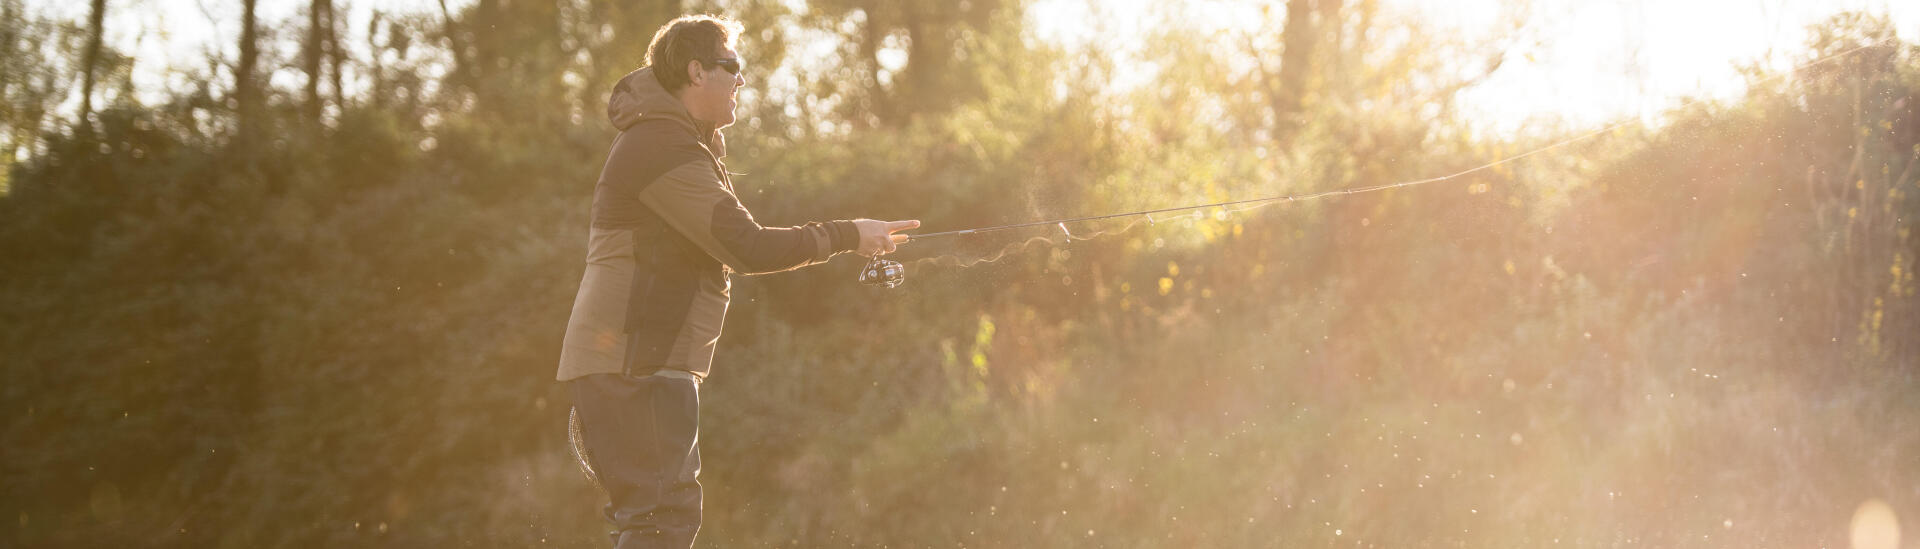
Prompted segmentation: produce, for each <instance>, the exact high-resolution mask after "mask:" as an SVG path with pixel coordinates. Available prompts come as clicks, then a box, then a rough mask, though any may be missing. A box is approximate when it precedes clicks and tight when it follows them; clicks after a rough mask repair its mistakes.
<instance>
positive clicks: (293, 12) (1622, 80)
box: [27, 0, 1920, 132]
mask: <svg viewBox="0 0 1920 549" xmlns="http://www.w3.org/2000/svg"><path fill="white" fill-rule="evenodd" d="M467 1H468V0H452V1H449V2H448V3H449V4H450V5H452V6H455V9H457V7H458V6H461V5H465V4H466V3H467ZM1384 2H1385V4H1386V6H1388V9H1395V10H1401V11H1404V12H1409V13H1413V14H1417V17H1419V18H1421V19H1422V20H1424V21H1426V22H1428V23H1431V24H1434V25H1438V26H1441V27H1443V28H1446V29H1451V32H1454V33H1457V36H1460V37H1462V38H1464V39H1467V40H1473V39H1475V38H1484V37H1486V36H1489V35H1490V33H1492V32H1496V31H1497V30H1498V27H1499V26H1500V20H1501V19H1502V17H1503V16H1504V15H1506V14H1511V13H1514V12H1515V9H1516V8H1515V7H1514V6H1516V5H1520V4H1523V3H1530V4H1531V6H1530V9H1527V10H1525V13H1526V14H1527V18H1526V20H1525V21H1526V26H1525V30H1524V31H1523V32H1522V34H1521V36H1522V38H1523V40H1521V41H1520V42H1518V43H1517V44H1516V45H1515V46H1514V49H1513V55H1511V56H1510V57H1509V58H1508V61H1507V63H1506V64H1505V65H1503V66H1502V67H1501V69H1500V70H1499V71H1498V72H1497V73H1495V74H1494V75H1493V77H1492V78H1490V79H1489V80H1488V81H1486V82H1485V83H1483V84H1482V85H1480V86H1478V87H1477V88H1475V89H1472V90H1468V91H1466V92H1465V93H1464V94H1463V95H1462V97H1461V99H1462V102H1463V110H1464V114H1466V115H1467V116H1470V117H1473V118H1474V119H1476V120H1479V121H1480V122H1479V123H1480V124H1482V125H1483V126H1484V127H1486V128H1488V129H1491V130H1494V131H1500V132H1506V131H1512V130H1515V129H1520V128H1524V127H1527V126H1528V121H1530V120H1535V121H1539V120H1543V119H1553V118H1559V119H1564V120H1565V121H1567V122H1571V123H1574V124H1581V125H1594V124H1599V123H1605V122H1608V121H1614V120H1619V119H1621V118H1623V117H1628V116H1642V117H1651V116H1653V115H1655V114H1657V113H1658V112H1660V111H1661V110H1663V109H1665V108H1667V107H1670V106H1673V105H1674V104H1676V103H1677V102H1678V101H1679V100H1680V98H1682V97H1694V96H1703V95H1704V96H1709V97H1720V98H1726V97H1734V96H1737V95H1738V94H1739V93H1740V92H1741V91H1742V90H1741V86H1742V84H1741V80H1740V79H1739V78H1738V76H1737V74H1736V72H1735V70H1734V67H1735V64H1736V63H1742V62H1755V61H1759V62H1764V63H1765V64H1766V65H1767V66H1769V67H1771V68H1773V69H1784V68H1786V67H1789V66H1791V65H1792V64H1793V63H1795V62H1798V61H1804V60H1800V59H1795V58H1793V57H1791V56H1793V55H1798V54H1800V53H1801V52H1802V46H1803V44H1804V43H1805V38H1806V36H1805V29H1806V26H1807V25H1809V24H1811V23H1814V22H1817V21H1820V20H1823V19H1825V18H1826V17H1827V16H1828V15H1830V14H1832V13H1834V12H1837V11H1840V10H1843V9H1862V10H1867V11H1870V12H1877V13H1885V14H1888V15H1890V16H1891V17H1892V18H1893V21H1894V23H1895V26H1896V27H1897V29H1898V30H1899V33H1900V36H1901V37H1902V38H1904V39H1907V40H1913V39H1914V38H1915V37H1916V36H1920V2H1912V1H1904V2H1902V1H1896V0H1531V1H1530V2H1527V0H1504V1H1503V0H1448V1H1441V0H1424V1H1423V0H1384ZM27 4H28V6H29V9H34V10H40V11H42V12H45V13H49V14H53V15H56V16H60V17H64V18H68V19H71V20H75V21H81V20H84V18H85V14H86V9H87V3H86V2H78V1H68V0H29V1H28V2H27ZM305 4H306V2H305V1H304V0H262V1H261V2H260V7H259V9H260V17H261V18H262V19H263V20H265V21H285V20H288V19H291V18H294V17H297V16H299V13H300V10H301V6H303V5H305ZM341 4H344V5H347V6H349V10H348V13H347V15H348V17H349V21H348V24H347V26H346V27H347V29H349V31H350V32H351V34H352V35H351V36H348V37H346V38H345V39H344V40H343V41H344V42H345V43H346V44H348V45H351V46H355V47H364V46H363V44H365V39H366V38H365V32H366V23H367V20H368V19H369V17H370V16H371V13H372V9H373V8H371V7H370V5H372V4H375V3H374V2H341ZM377 4H378V5H379V9H381V10H385V11H387V12H389V13H417V12H437V11H438V2H437V0H382V1H380V2H377ZM1272 4H1273V5H1274V7H1273V9H1274V10H1275V11H1276V12H1278V11H1279V10H1280V9H1281V7H1280V6H1281V5H1282V4H1280V3H1279V2H1272ZM109 5H110V7H111V8H112V9H111V10H110V12H111V13H112V16H111V17H110V18H109V20H108V23H107V24H108V31H107V40H108V41H109V43H111V44H113V45H114V46H116V47H118V48H120V49H122V50H123V51H134V52H137V57H138V62H137V63H136V67H137V68H136V77H135V84H136V86H137V87H139V88H140V89H143V90H163V89H167V88H172V87H176V86H180V85H183V84H184V82H185V80H184V79H183V78H182V77H179V76H178V75H170V73H169V71H167V70H166V68H167V66H168V65H169V64H175V65H179V66H182V67H183V68H188V69H194V70H205V61H204V59H205V53H206V52H207V51H208V49H209V48H218V49H220V50H221V51H225V52H227V53H226V55H227V56H228V57H229V58H231V57H234V56H235V55H234V54H233V53H232V50H233V46H232V43H233V42H234V39H233V37H235V36H237V35H238V34H239V18H238V17H237V16H236V15H235V14H237V13H239V11H240V7H239V6H240V0H109ZM1164 5H1165V3H1164V2H1157V1H1154V0H1034V3H1033V4H1032V5H1031V8H1030V10H1029V15H1028V19H1029V20H1030V21H1031V22H1032V23H1033V25H1034V28H1035V32H1036V33H1037V34H1038V35H1039V36H1040V37H1042V38H1043V39H1047V40H1053V41H1057V42H1062V43H1087V42H1095V43H1097V42H1099V41H1101V40H1109V39H1110V40H1113V41H1114V43H1115V44H1125V43H1127V42H1128V41H1129V40H1131V39H1133V38H1135V37H1138V36H1141V35H1143V34H1144V33H1145V32H1147V29H1148V28H1149V27H1150V25H1151V24H1152V23H1153V22H1154V21H1156V20H1158V18H1159V17H1164V16H1169V15H1171V16H1176V17H1183V18H1185V19H1186V20H1187V21H1190V22H1192V23H1194V24H1196V25H1202V26H1211V27H1217V28H1221V29H1223V30H1237V29H1240V28H1244V27H1246V26H1248V25H1249V24H1250V22H1251V21H1255V20H1256V17H1257V15H1258V14H1259V7H1258V6H1259V4H1258V3H1255V2H1250V1H1232V0H1198V1H1195V2H1191V3H1190V4H1189V5H1188V6H1187V7H1185V8H1183V9H1178V10H1176V11H1177V13H1173V14H1169V13H1167V12H1166V9H1164V8H1162V7H1160V6H1164ZM1103 50H1104V51H1111V52H1115V53H1116V54H1118V55H1125V54H1126V50H1125V48H1124V47H1122V46H1113V47H1107V48H1103ZM289 53H291V52H289ZM295 76H296V75H293V74H291V73H282V75H281V76H280V77H281V78H288V79H291V78H294V77H295ZM1120 76H1121V78H1118V79H1117V80H1118V81H1120V82H1123V83H1127V84H1133V85H1140V84H1145V83H1146V77H1145V76H1144V75H1140V76H1136V77H1134V78H1131V79H1129V78H1127V77H1126V75H1120ZM279 84H281V85H285V86H292V85H294V82H291V81H282V82H279ZM156 95H157V94H156Z"/></svg>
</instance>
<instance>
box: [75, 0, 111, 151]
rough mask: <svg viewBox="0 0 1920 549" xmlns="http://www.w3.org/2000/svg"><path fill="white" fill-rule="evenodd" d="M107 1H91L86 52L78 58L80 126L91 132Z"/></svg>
mask: <svg viewBox="0 0 1920 549" xmlns="http://www.w3.org/2000/svg"><path fill="white" fill-rule="evenodd" d="M106 15H107V0H93V12H92V13H90V14H88V16H87V50H86V53H85V54H83V56H82V57H81V58H80V74H81V77H80V120H79V122H80V126H81V127H83V128H85V129H86V130H87V131H89V132H91V131H92V130H93V122H90V121H88V119H87V117H88V116H89V115H91V114H93V73H94V67H96V66H99V64H100V35H101V33H102V31H104V30H105V29H104V27H105V22H106Z"/></svg>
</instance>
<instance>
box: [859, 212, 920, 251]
mask: <svg viewBox="0 0 1920 549" xmlns="http://www.w3.org/2000/svg"><path fill="white" fill-rule="evenodd" d="M853 227H854V228H856V229H859V230H860V247H859V248H856V249H854V253H858V254H860V255H864V256H867V257H874V256H879V255H885V254H890V253H893V250H894V248H895V247H897V246H899V245H900V244H901V243H903V242H906V241H907V239H908V238H909V237H908V236H907V235H904V234H893V233H894V232H895V231H904V230H907V229H918V228H920V221H919V220H912V219H910V220H907V221H879V220H874V219H855V220H853Z"/></svg>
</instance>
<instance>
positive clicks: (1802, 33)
mask: <svg viewBox="0 0 1920 549" xmlns="http://www.w3.org/2000/svg"><path fill="white" fill-rule="evenodd" d="M1351 3H1354V2H1353V0H1349V4H1351ZM1269 4H1272V5H1273V7H1272V9H1273V10H1274V11H1275V12H1276V13H1275V15H1278V12H1279V11H1280V10H1281V9H1282V6H1284V3H1282V2H1269ZM1383 4H1384V5H1385V6H1386V9H1389V10H1398V11H1401V12H1403V13H1407V14H1409V15H1411V16H1414V17H1418V18H1419V20H1421V21H1422V22H1424V23H1426V24H1429V25H1434V26H1437V27H1439V28H1440V29H1446V30H1449V31H1451V32H1452V33H1454V34H1453V35H1454V36H1458V37H1460V38H1462V39H1464V40H1466V41H1469V42H1475V41H1483V40H1486V39H1488V38H1490V37H1492V36H1495V35H1496V34H1495V33H1499V32H1506V30H1503V29H1510V28H1511V27H1507V26H1505V22H1504V20H1505V19H1507V18H1510V17H1512V16H1514V14H1517V13H1518V14H1525V18H1524V22H1525V23H1524V25H1523V26H1522V29H1523V30H1522V31H1521V32H1520V33H1519V35H1518V36H1519V37H1520V38H1521V40H1519V41H1518V42H1516V43H1515V44H1514V46H1513V49H1512V50H1511V52H1512V53H1511V54H1510V55H1509V56H1508V58H1507V61H1506V62H1505V63H1504V64H1503V65H1501V67H1500V70H1499V71H1497V72H1495V73H1494V74H1493V75H1492V77H1490V78H1489V79H1488V80H1487V81H1486V82H1484V83H1482V84H1481V85H1479V86H1477V87H1475V88H1472V89H1469V90H1466V91H1464V92H1463V93H1462V95H1461V98H1460V99H1461V103H1462V110H1463V111H1464V112H1463V114H1465V115H1466V116H1468V117H1471V118H1472V119H1474V120H1476V121H1477V122H1478V124H1479V125H1481V126H1482V127H1484V128H1487V129H1489V130H1492V131H1496V132H1502V133H1506V132H1511V131H1514V130H1517V129H1523V128H1526V127H1528V126H1529V122H1530V121H1531V122H1550V121H1552V120H1555V119H1558V120H1561V121H1564V122H1568V123H1572V124H1576V125H1582V126H1595V125H1600V124H1605V123H1609V122H1613V121H1618V120H1621V119H1623V118H1625V117H1632V116H1639V117H1642V118H1645V119H1652V118H1653V117H1656V116H1657V115H1658V114H1659V113H1660V112H1661V111H1663V110H1665V109H1666V108H1669V107H1672V106H1674V105H1676V104H1678V103H1680V102H1682V101H1683V98H1689V97H1710V98H1733V97H1737V96H1738V95H1739V94H1740V93H1741V92H1742V91H1744V83H1743V81H1742V80H1741V79H1740V77H1739V75H1738V72H1737V71H1736V66H1737V65H1738V64H1741V63H1753V62H1762V63H1764V64H1765V66H1767V67H1769V68H1771V69H1774V70H1784V69H1786V68H1789V67H1792V66H1793V65H1794V64H1796V63H1801V62H1805V61H1807V60H1806V59H1799V58H1795V57H1792V56H1795V55H1803V54H1804V49H1805V48H1804V45H1805V43H1806V37H1807V33H1806V28H1807V26H1808V25H1811V24H1814V23H1817V22H1820V21H1823V20H1825V19H1826V18H1827V17H1829V16H1831V15H1833V14H1834V13H1837V12H1840V11H1843V10H1850V9H1851V10H1862V11H1867V12H1869V13H1878V14H1887V15H1889V16H1890V17H1891V19H1892V21H1893V23H1894V26H1895V28H1896V29H1897V31H1898V33H1899V36H1900V37H1901V38H1903V39H1906V40H1913V39H1914V38H1915V37H1916V36H1920V2H1913V1H1911V0H1905V1H1895V0H1530V1H1529V0H1504V1H1503V0H1383ZM1259 5H1260V3H1259V2H1249V1H1231V0H1198V1H1194V2H1190V3H1189V4H1188V5H1187V6H1186V7H1184V8H1171V9H1172V11H1174V13H1167V11H1168V10H1169V8H1166V7H1165V3H1164V2H1157V1H1154V0H1038V1H1037V2H1036V3H1035V4H1034V5H1033V7H1032V10H1031V11H1030V13H1029V19H1030V20H1032V21H1033V22H1034V24H1035V27H1036V29H1037V30H1038V32H1039V33H1040V34H1041V36H1042V37H1044V38H1046V39H1049V40H1055V41H1060V42H1064V43H1084V42H1094V43H1099V42H1100V41H1101V40H1107V38H1105V37H1125V38H1119V39H1112V40H1111V42H1112V43H1111V44H1109V45H1108V46H1107V47H1103V48H1102V49H1103V50H1104V51H1109V52H1116V53H1117V54H1119V55H1126V54H1127V53H1128V52H1127V48H1126V44H1127V43H1128V40H1130V39H1131V38H1132V37H1137V36H1141V35H1142V34H1144V33H1145V32H1148V30H1149V29H1150V27H1151V26H1152V25H1154V24H1157V22H1158V21H1159V20H1160V19H1162V18H1164V17H1177V18H1181V19H1183V20H1186V21H1189V22H1192V23H1193V24H1196V25H1201V26H1205V27H1213V28H1219V29H1222V30H1224V31H1230V32H1231V31H1248V30H1252V29H1254V28H1257V27H1258V26H1259V21H1260V8H1259ZM1116 76H1117V78H1116V80H1117V81H1121V82H1128V83H1134V82H1138V81H1142V80H1145V77H1139V76H1135V77H1129V76H1128V75H1125V74H1121V75H1116Z"/></svg>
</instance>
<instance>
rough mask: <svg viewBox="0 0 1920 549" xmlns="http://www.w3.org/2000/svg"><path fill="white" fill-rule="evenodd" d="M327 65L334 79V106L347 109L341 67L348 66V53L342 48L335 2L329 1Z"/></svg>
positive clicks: (327, 6) (327, 12) (327, 10)
mask: <svg viewBox="0 0 1920 549" xmlns="http://www.w3.org/2000/svg"><path fill="white" fill-rule="evenodd" d="M326 8H327V9H326V10H325V13H326V15H327V34H326V40H327V44H326V47H327V64H329V65H331V66H332V67H331V68H330V69H328V71H327V73H328V74H329V75H331V76H332V77H333V104H334V105H338V106H339V107H340V109H341V110H343V111H344V110H345V109H346V108H347V90H346V88H344V87H342V86H341V85H340V66H341V65H345V64H346V57H347V55H346V53H344V50H342V49H341V48H340V21H339V20H338V19H335V18H334V15H335V12H334V10H333V1H332V0H327V3H326Z"/></svg>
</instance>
